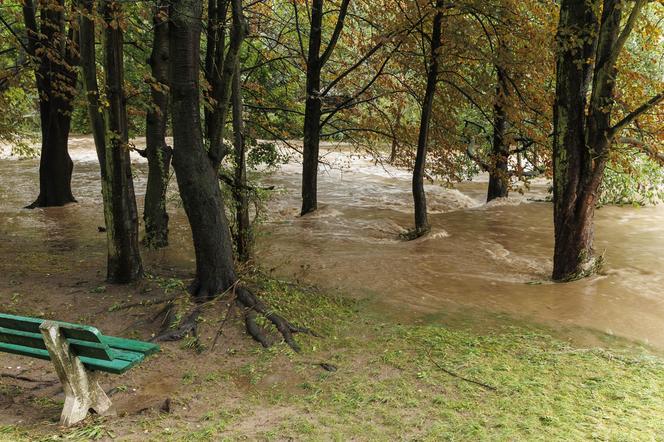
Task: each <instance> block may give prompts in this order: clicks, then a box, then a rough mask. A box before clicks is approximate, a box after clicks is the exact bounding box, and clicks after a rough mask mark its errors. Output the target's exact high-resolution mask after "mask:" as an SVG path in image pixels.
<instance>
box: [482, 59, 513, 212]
mask: <svg viewBox="0 0 664 442" xmlns="http://www.w3.org/2000/svg"><path fill="white" fill-rule="evenodd" d="M496 72H497V74H496V75H497V83H496V102H495V103H494V105H493V143H492V148H491V160H490V162H489V166H490V168H489V188H488V190H487V197H486V200H487V202H489V201H491V200H493V199H496V198H505V197H507V196H508V194H509V185H510V174H509V170H508V161H509V146H508V145H507V142H506V140H505V135H506V132H507V115H506V112H505V97H506V96H507V94H508V86H507V77H506V73H505V71H504V69H503V68H502V67H501V66H496Z"/></svg>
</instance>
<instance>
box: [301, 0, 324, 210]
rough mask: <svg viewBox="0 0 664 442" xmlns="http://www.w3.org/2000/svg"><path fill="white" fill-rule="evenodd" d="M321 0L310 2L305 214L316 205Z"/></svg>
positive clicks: (304, 146) (304, 161) (305, 125)
mask: <svg viewBox="0 0 664 442" xmlns="http://www.w3.org/2000/svg"><path fill="white" fill-rule="evenodd" d="M322 26H323V0H313V4H312V5H311V31H310V33H309V49H308V51H309V52H308V55H307V84H306V93H307V98H306V102H305V107H304V142H303V158H302V210H301V211H300V215H306V214H307V213H310V212H313V211H314V210H316V209H317V208H318V155H319V149H320V133H321V128H320V117H321V96H320V72H321V57H320V48H321V38H322V34H321V33H322Z"/></svg>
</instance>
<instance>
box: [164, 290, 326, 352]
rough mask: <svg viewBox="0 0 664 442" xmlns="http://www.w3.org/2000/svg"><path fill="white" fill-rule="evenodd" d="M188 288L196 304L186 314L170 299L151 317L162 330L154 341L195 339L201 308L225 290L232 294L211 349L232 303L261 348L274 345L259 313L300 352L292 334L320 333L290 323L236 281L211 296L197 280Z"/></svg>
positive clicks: (289, 344)
mask: <svg viewBox="0 0 664 442" xmlns="http://www.w3.org/2000/svg"><path fill="white" fill-rule="evenodd" d="M190 290H191V293H192V295H193V296H194V299H195V300H196V301H198V302H199V303H198V304H197V305H196V306H195V307H193V308H192V309H190V310H189V311H188V313H184V314H183V313H178V311H180V312H181V311H182V309H181V308H180V307H178V305H177V304H176V303H175V302H172V301H171V302H169V303H168V304H167V305H166V306H165V307H164V308H163V309H161V310H160V311H159V312H158V313H157V314H156V315H155V316H154V317H153V318H152V322H154V321H156V320H157V319H158V318H160V317H163V319H162V321H161V332H160V333H159V334H158V335H157V336H156V337H154V338H153V339H152V340H153V341H155V342H163V341H178V340H181V339H183V338H185V337H186V336H193V337H194V338H195V339H198V328H197V324H198V321H197V320H198V317H199V316H200V315H201V313H202V310H203V308H204V307H205V306H206V305H208V304H209V303H211V302H213V301H216V300H217V299H219V298H221V297H222V296H223V295H224V294H226V293H232V294H233V296H232V299H231V303H230V304H229V308H228V311H227V312H226V315H225V317H224V318H223V319H222V321H221V325H220V326H219V328H218V330H217V332H216V334H215V337H214V340H213V343H212V348H214V346H215V345H216V342H217V340H218V338H219V336H220V335H221V334H222V331H223V327H224V325H225V324H226V322H227V320H228V318H229V316H230V313H231V309H232V306H233V304H234V303H235V304H237V305H239V306H240V307H241V308H242V311H243V315H244V323H245V327H246V331H247V333H248V334H249V336H251V337H252V338H253V339H255V340H256V341H257V342H259V343H260V344H261V345H262V346H263V347H269V346H271V345H272V344H274V343H275V341H274V339H272V338H271V337H270V336H269V331H268V330H267V329H265V328H264V327H262V326H261V325H260V324H259V323H258V316H259V315H260V316H263V317H264V318H265V319H267V320H268V321H270V322H271V323H272V324H273V325H274V326H275V327H276V329H277V331H278V332H279V333H280V334H281V336H282V337H283V339H284V341H285V342H286V344H288V346H289V347H290V348H292V349H293V350H294V351H296V352H299V351H300V346H299V345H298V343H297V342H296V341H295V338H294V337H293V335H294V334H296V333H306V334H309V335H312V336H316V337H319V335H318V334H316V333H315V332H313V331H312V330H310V329H308V328H306V327H299V326H296V325H293V324H291V323H290V322H289V321H288V320H286V319H285V318H283V317H282V316H281V315H279V314H277V313H275V312H274V311H272V310H270V309H269V308H268V307H267V306H266V305H265V303H263V301H261V300H260V299H259V298H258V297H257V296H256V295H255V294H254V293H252V292H251V291H250V290H248V289H247V288H245V287H242V286H239V280H238V281H236V282H235V283H234V284H232V285H231V286H230V287H229V288H228V289H227V290H226V291H224V292H223V293H221V294H220V295H218V296H211V295H210V293H211V292H210V291H209V290H206V289H203V288H202V287H201V285H200V284H199V283H198V282H197V281H194V282H193V283H192V285H191V286H190Z"/></svg>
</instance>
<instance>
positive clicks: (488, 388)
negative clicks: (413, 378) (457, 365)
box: [425, 350, 498, 391]
mask: <svg viewBox="0 0 664 442" xmlns="http://www.w3.org/2000/svg"><path fill="white" fill-rule="evenodd" d="M425 353H426V355H427V357H428V358H429V360H430V361H431V363H432V364H433V365H435V366H436V367H438V369H439V370H440V371H442V372H444V373H447V374H448V375H450V376H452V377H454V378H457V379H461V380H462V381H466V382H468V383H471V384H475V385H478V386H480V387H482V388H485V389H487V390H491V391H498V389H497V388H496V387H494V386H493V385H489V384H485V383H484V382H480V381H475V380H473V379H468V378H466V377H464V376H462V375H460V374H458V373H455V372H453V371H452V370H449V369H447V368H445V367H443V366H442V365H440V364H439V363H438V362H436V360H435V359H434V358H433V357H432V356H431V352H430V351H429V350H425Z"/></svg>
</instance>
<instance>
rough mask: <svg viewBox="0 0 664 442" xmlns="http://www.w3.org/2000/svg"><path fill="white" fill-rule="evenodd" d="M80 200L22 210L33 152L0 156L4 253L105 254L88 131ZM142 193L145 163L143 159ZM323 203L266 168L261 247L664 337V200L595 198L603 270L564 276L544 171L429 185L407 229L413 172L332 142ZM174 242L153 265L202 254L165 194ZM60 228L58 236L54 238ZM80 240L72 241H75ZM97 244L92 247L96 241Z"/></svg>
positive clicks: (460, 298)
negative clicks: (529, 179) (422, 213)
mask: <svg viewBox="0 0 664 442" xmlns="http://www.w3.org/2000/svg"><path fill="white" fill-rule="evenodd" d="M71 154H72V157H73V159H74V161H75V164H76V166H75V171H74V181H73V186H74V193H75V196H76V197H77V199H78V200H79V204H77V205H71V206H68V207H65V208H56V209H40V210H32V211H30V210H23V209H21V207H22V206H24V205H26V204H27V203H29V202H31V199H32V198H34V197H36V195H37V183H38V176H37V171H38V162H37V160H15V159H7V158H5V159H0V235H1V236H2V238H3V241H2V245H0V259H2V260H3V261H4V260H7V259H8V258H9V257H11V256H13V254H14V253H15V252H16V249H17V247H30V246H29V244H30V241H32V243H33V247H40V244H41V242H44V241H46V243H47V246H48V245H49V244H50V245H51V246H52V247H54V248H58V247H63V246H64V245H65V244H69V241H68V240H69V239H75V238H76V237H77V236H78V237H80V236H81V235H83V236H86V237H89V238H93V237H95V235H97V236H96V237H95V238H98V239H97V242H98V243H99V244H100V247H98V249H99V250H95V251H94V253H100V254H103V252H104V250H103V245H101V244H102V240H103V238H102V236H103V235H98V234H97V233H96V230H97V229H96V226H98V225H102V224H103V220H102V214H101V209H100V207H99V205H100V204H101V203H100V191H99V179H98V166H97V164H96V156H95V154H94V150H93V149H92V146H91V140H90V139H89V138H80V139H78V138H77V139H73V140H72V147H71ZM135 160H136V163H137V166H138V167H137V168H136V189H137V194H138V199H139V205H141V204H142V194H143V192H144V188H145V178H146V166H145V163H144V162H142V161H141V160H139V159H138V158H136V159H135ZM326 160H327V162H328V163H330V165H331V167H322V166H321V174H320V178H319V200H320V202H319V205H320V210H319V211H318V212H317V213H314V214H312V215H308V216H305V217H299V216H297V215H298V211H299V182H300V166H299V165H298V164H296V163H292V164H287V165H285V166H283V167H281V168H280V169H279V170H278V171H276V172H274V173H272V174H270V175H269V176H268V177H267V178H265V179H264V181H265V183H266V184H271V185H275V186H276V188H277V189H278V192H277V193H276V196H275V197H274V198H273V200H272V201H271V202H270V203H269V210H268V221H267V222H265V223H264V224H263V225H262V227H261V229H260V231H261V234H260V235H259V239H258V244H257V259H258V262H259V263H260V264H262V265H263V266H264V267H265V268H267V269H272V270H273V272H274V274H276V275H280V276H285V277H290V278H296V279H298V280H300V281H304V282H307V283H312V284H316V285H319V286H321V287H324V288H329V289H340V290H342V291H344V292H346V293H349V294H351V295H355V296H359V297H363V296H370V297H373V299H375V300H376V301H377V302H378V303H380V304H383V305H384V306H386V307H388V308H393V309H394V311H397V312H402V313H404V314H405V313H409V314H411V315H417V314H436V313H440V312H444V311H450V310H454V309H460V308H461V309H466V308H469V309H479V310H484V311H490V312H501V313H508V314H510V315H515V316H517V317H520V318H526V319H531V320H535V321H539V322H544V323H549V324H569V325H579V326H582V327H588V328H592V329H596V330H599V331H602V332H606V333H610V334H616V335H619V336H624V337H627V338H632V339H636V340H639V341H643V342H647V343H650V344H652V345H655V346H657V347H660V348H664V326H663V322H664V289H663V288H664V207H663V206H660V207H656V208H631V207H605V208H602V209H600V210H598V211H597V220H596V236H597V238H596V249H597V251H598V252H600V253H604V257H605V262H606V265H605V268H604V271H603V272H602V274H600V275H597V276H594V277H592V278H587V279H584V280H582V281H577V282H574V283H569V284H552V283H550V282H548V277H549V274H550V272H551V266H552V263H551V255H552V249H553V225H552V213H551V212H552V206H551V204H550V203H544V202H537V201H538V200H542V199H543V198H544V197H545V196H546V191H547V186H548V183H546V182H545V181H535V182H534V183H533V185H532V187H531V189H530V190H529V191H528V192H526V194H525V195H524V196H521V195H519V194H516V196H515V197H512V198H510V199H508V200H506V201H499V202H494V203H492V204H484V196H485V191H486V179H483V177H479V178H478V179H477V180H475V181H473V182H468V183H462V184H459V185H458V186H457V187H456V188H455V189H446V188H444V187H441V186H437V185H432V186H428V187H427V198H428V205H429V210H430V222H431V224H432V233H431V234H430V235H428V236H426V237H424V238H420V239H418V240H415V241H409V242H406V241H402V240H399V238H398V235H399V233H401V232H403V231H404V230H406V229H408V228H410V227H411V226H412V223H413V221H412V215H411V210H412V208H411V204H412V199H411V194H410V175H409V174H408V172H407V171H403V170H399V169H395V168H393V167H390V166H387V165H381V164H376V163H375V162H373V161H372V160H370V159H368V158H362V157H358V156H353V155H351V154H349V153H347V152H346V153H334V152H331V151H330V152H328V155H327V156H326ZM169 207H170V209H169V210H170V211H171V213H172V216H171V221H172V222H171V231H172V243H173V246H172V247H170V248H169V250H168V251H166V252H162V253H160V254H156V255H152V256H151V257H150V259H151V260H152V261H151V262H152V263H153V265H161V266H168V267H171V266H172V267H174V268H176V269H180V270H183V269H184V270H187V269H191V268H193V253H192V250H191V244H190V241H189V232H188V227H187V224H186V218H185V217H184V216H183V214H182V210H181V209H179V208H178V206H177V204H175V203H173V204H171V205H170V206H169ZM58 238H59V239H58ZM73 244H74V245H73V246H68V247H76V245H75V244H76V243H75V241H74V242H73ZM90 253H93V252H92V251H91V252H90Z"/></svg>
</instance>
